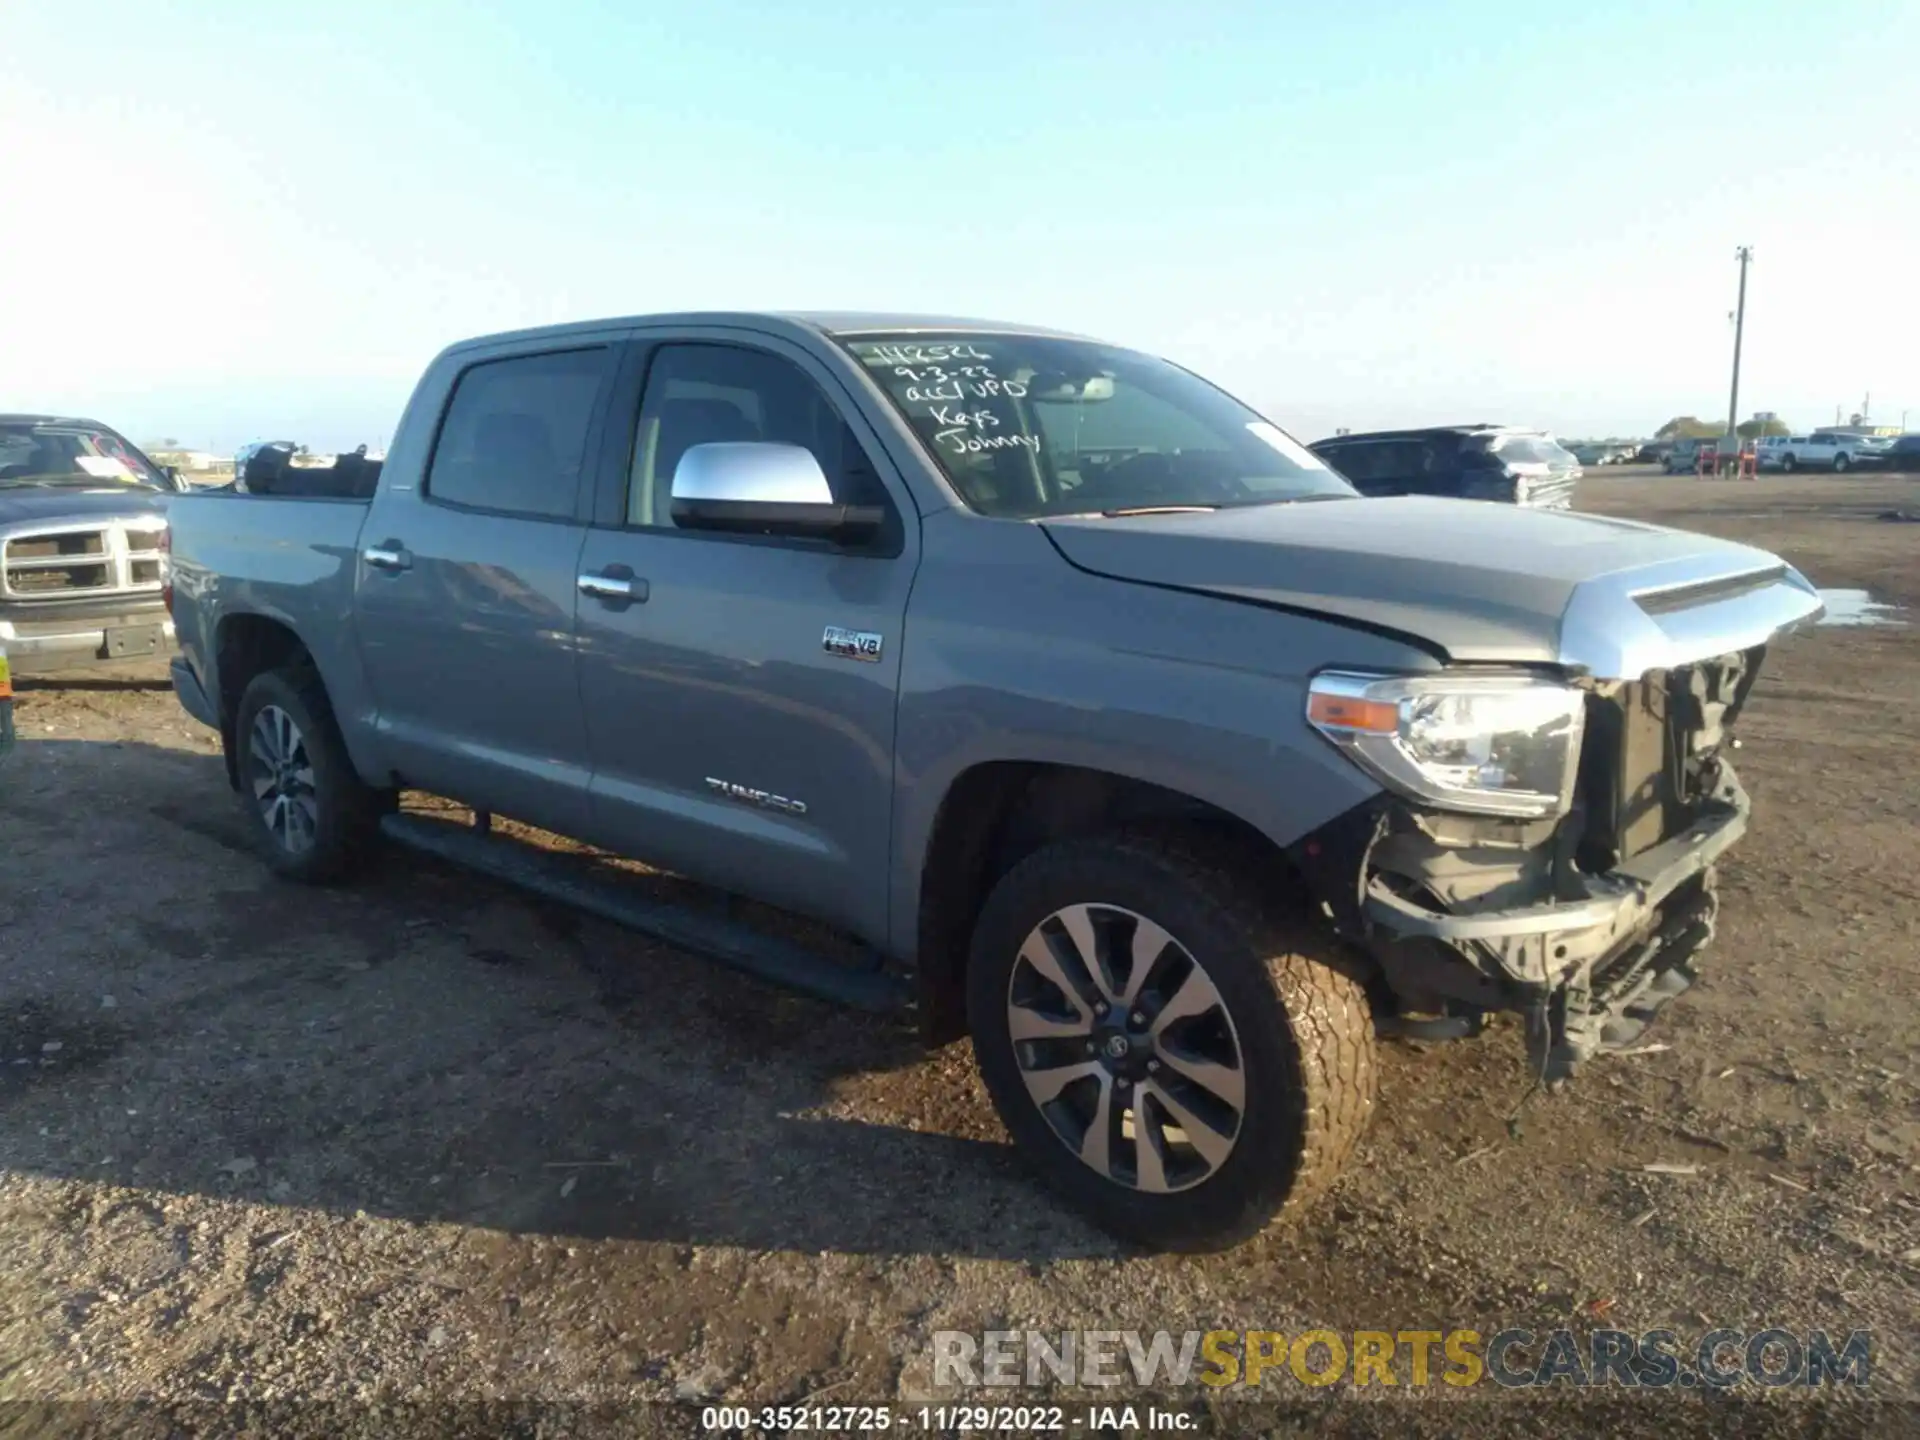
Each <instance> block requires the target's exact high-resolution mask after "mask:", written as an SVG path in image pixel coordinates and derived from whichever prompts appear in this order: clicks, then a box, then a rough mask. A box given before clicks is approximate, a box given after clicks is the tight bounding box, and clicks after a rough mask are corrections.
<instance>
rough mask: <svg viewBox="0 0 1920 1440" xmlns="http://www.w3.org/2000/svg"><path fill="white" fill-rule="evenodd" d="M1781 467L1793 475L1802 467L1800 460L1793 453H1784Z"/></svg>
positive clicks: (1781, 458)
mask: <svg viewBox="0 0 1920 1440" xmlns="http://www.w3.org/2000/svg"><path fill="white" fill-rule="evenodd" d="M1780 468H1781V469H1782V470H1784V471H1786V472H1787V473H1788V474H1789V475H1791V474H1792V473H1793V472H1794V471H1796V470H1798V469H1799V468H1800V462H1799V461H1798V460H1796V459H1794V458H1793V456H1791V455H1782V456H1781V457H1780Z"/></svg>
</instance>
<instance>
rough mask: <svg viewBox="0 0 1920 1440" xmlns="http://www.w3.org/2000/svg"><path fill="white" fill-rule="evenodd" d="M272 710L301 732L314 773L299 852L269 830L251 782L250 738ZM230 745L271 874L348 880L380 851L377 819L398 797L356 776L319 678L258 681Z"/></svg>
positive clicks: (302, 671)
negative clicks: (307, 841)
mask: <svg viewBox="0 0 1920 1440" xmlns="http://www.w3.org/2000/svg"><path fill="white" fill-rule="evenodd" d="M268 706H277V707H278V708H279V709H280V710H282V711H284V712H285V713H286V714H287V715H288V716H289V717H290V718H291V719H292V721H293V723H294V724H295V725H296V726H297V727H298V729H299V732H300V736H301V738H302V740H303V741H304V744H305V750H306V756H307V759H308V761H309V763H310V767H311V770H312V773H313V801H314V807H315V811H316V822H315V825H314V833H313V842H312V844H311V845H310V846H308V847H307V848H306V849H304V850H300V851H294V850H291V849H289V848H288V847H287V846H286V845H284V844H282V843H281V842H280V840H279V839H278V838H277V837H276V836H275V835H274V833H273V832H272V830H270V829H269V828H268V825H267V822H266V819H265V817H264V816H263V814H262V812H261V807H260V805H259V803H258V801H257V799H256V797H255V794H254V789H253V786H252V784H251V783H250V780H249V773H248V761H249V748H248V747H249V737H250V736H251V734H252V732H253V724H254V720H255V719H256V718H257V717H258V716H259V714H260V712H261V711H262V710H264V709H266V708H267V707H268ZM233 743H234V747H235V752H236V753H235V757H234V758H235V762H236V765H237V768H238V773H239V777H240V787H239V800H240V805H241V809H242V812H243V813H244V815H245V816H246V820H247V833H248V836H249V837H250V839H251V840H252V842H253V845H254V848H255V849H256V850H257V851H259V853H260V857H261V858H262V859H263V860H265V861H266V863H267V865H268V867H269V868H271V869H272V870H273V872H274V873H275V874H276V875H279V876H282V877H283V878H285V879H288V880H297V881H300V882H301V883H303V884H308V885H331V884H337V883H339V882H340V881H343V880H346V879H349V878H351V877H352V875H353V874H354V873H355V871H356V870H357V869H358V868H359V867H360V865H361V864H362V863H363V862H364V861H365V860H366V858H367V856H368V853H369V852H370V851H371V850H372V849H373V848H374V847H375V845H376V844H377V841H378V836H379V826H380V817H381V816H382V815H383V814H385V813H387V812H388V811H389V810H391V809H392V808H393V803H394V794H393V792H392V791H388V790H377V789H375V788H373V787H372V786H369V785H367V784H366V783H365V782H364V781H362V780H361V778H360V775H359V773H358V772H357V771H356V770H355V769H354V767H353V760H352V758H351V757H349V756H348V754H347V747H346V745H345V743H344V742H343V741H342V740H341V738H340V727H339V724H338V722H337V721H335V719H334V716H333V706H332V704H331V702H329V700H328V699H327V691H326V687H325V686H324V685H323V684H322V683H321V681H320V676H319V673H318V672H317V671H315V670H314V669H313V667H312V666H311V665H301V666H297V667H289V668H286V669H280V670H268V671H264V672H262V673H261V674H259V675H256V676H255V677H254V678H253V680H252V682H251V683H250V684H248V686H247V688H246V689H245V690H244V691H243V692H242V693H241V696H240V704H239V708H238V709H237V711H236V712H235V714H234V728H233Z"/></svg>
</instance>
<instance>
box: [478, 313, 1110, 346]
mask: <svg viewBox="0 0 1920 1440" xmlns="http://www.w3.org/2000/svg"><path fill="white" fill-rule="evenodd" d="M641 325H649V326H652V325H683V326H687V327H689V328H693V327H702V328H716V329H728V328H732V329H746V330H760V331H768V330H771V331H774V332H776V333H777V332H779V331H782V330H785V331H788V332H789V333H792V332H796V331H804V332H808V333H811V334H815V335H831V336H836V337H838V336H852V335H880V334H900V333H912V332H914V331H922V332H927V331H932V332H949V333H951V332H961V333H966V334H976V335H977V334H1001V335H1042V336H1048V337H1051V338H1054V339H1061V340H1085V339H1088V338H1089V337H1087V336H1084V335H1076V334H1073V333H1072V332H1070V331H1066V330H1052V329H1048V328H1047V327H1046V326H1043V325H1021V324H1013V323H1010V322H1007V321H1003V320H979V319H969V318H967V317H965V316H956V315H917V314H912V313H909V312H898V311H884V310H873V311H849V310H690V311H683V312H678V313H671V314H660V315H621V316H610V317H607V318H605V319H600V320H576V321H573V322H570V323H568V324H563V325H535V326H530V327H528V328H526V329H524V330H503V331H500V332H499V333H497V334H492V335H476V336H473V337H472V338H471V339H467V340H461V341H457V342H455V343H454V344H453V345H450V346H449V347H447V348H448V349H450V350H464V349H466V348H468V347H469V346H480V345H493V344H498V343H499V342H501V341H505V340H535V339H546V338H549V337H556V338H557V337H564V336H567V335H582V334H589V333H593V332H604V331H607V330H620V329H626V328H630V327H636V326H641Z"/></svg>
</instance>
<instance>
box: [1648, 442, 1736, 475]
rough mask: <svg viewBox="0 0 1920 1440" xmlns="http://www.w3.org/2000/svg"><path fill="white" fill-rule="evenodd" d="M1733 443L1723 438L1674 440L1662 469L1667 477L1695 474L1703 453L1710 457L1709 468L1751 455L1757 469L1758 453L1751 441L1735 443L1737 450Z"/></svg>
mask: <svg viewBox="0 0 1920 1440" xmlns="http://www.w3.org/2000/svg"><path fill="white" fill-rule="evenodd" d="M1735 443H1736V442H1729V441H1728V440H1726V439H1724V438H1714V439H1709V440H1675V441H1674V442H1673V443H1672V445H1671V446H1670V447H1669V448H1668V450H1667V456H1666V459H1665V461H1663V462H1662V468H1663V469H1664V470H1665V471H1666V473H1667V474H1669V475H1693V474H1697V473H1698V472H1699V469H1700V456H1701V453H1702V452H1703V451H1704V452H1705V453H1706V454H1707V455H1708V456H1710V457H1712V458H1710V459H1709V460H1708V461H1707V464H1708V465H1709V466H1718V465H1719V464H1721V463H1722V462H1723V461H1724V463H1727V464H1732V463H1733V462H1735V461H1736V460H1738V459H1739V457H1740V456H1742V455H1753V456H1754V457H1755V461H1754V464H1755V467H1756V468H1758V465H1759V459H1758V456H1759V451H1757V450H1756V449H1755V448H1754V445H1753V443H1752V442H1751V441H1740V442H1737V444H1738V448H1737V449H1736V448H1735Z"/></svg>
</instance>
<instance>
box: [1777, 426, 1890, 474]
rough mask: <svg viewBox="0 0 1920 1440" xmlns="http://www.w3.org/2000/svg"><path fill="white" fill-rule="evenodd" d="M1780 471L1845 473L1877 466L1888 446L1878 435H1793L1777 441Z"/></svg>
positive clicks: (1883, 457)
mask: <svg viewBox="0 0 1920 1440" xmlns="http://www.w3.org/2000/svg"><path fill="white" fill-rule="evenodd" d="M1775 448H1776V449H1777V451H1778V453H1779V457H1780V458H1779V462H1778V463H1779V468H1780V469H1782V470H1784V471H1787V472H1788V473H1792V472H1793V471H1795V470H1832V471H1835V472H1836V473H1842V474H1844V473H1845V472H1846V471H1848V470H1851V469H1853V468H1855V467H1856V466H1860V465H1868V466H1871V465H1877V464H1879V463H1881V462H1882V461H1883V460H1884V459H1885V458H1886V453H1887V449H1888V446H1887V443H1886V441H1885V440H1884V439H1882V437H1880V436H1877V435H1792V436H1787V437H1784V438H1782V439H1781V440H1780V442H1779V444H1778V446H1776V447H1775Z"/></svg>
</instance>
